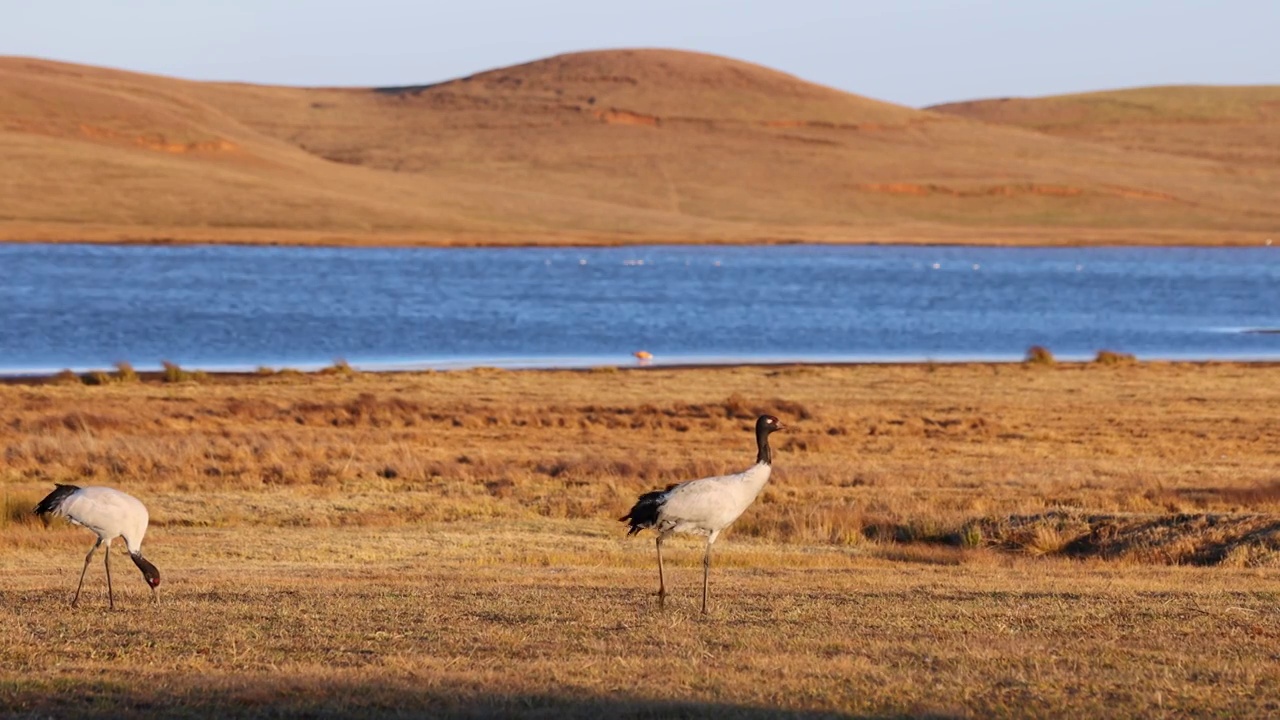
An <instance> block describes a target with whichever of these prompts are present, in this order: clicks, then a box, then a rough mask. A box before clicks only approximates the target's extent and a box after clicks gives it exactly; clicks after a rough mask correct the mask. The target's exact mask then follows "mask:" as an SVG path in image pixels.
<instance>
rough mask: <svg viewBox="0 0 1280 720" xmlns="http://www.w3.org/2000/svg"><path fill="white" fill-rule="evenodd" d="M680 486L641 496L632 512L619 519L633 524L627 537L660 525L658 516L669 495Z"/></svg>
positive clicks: (669, 486)
mask: <svg viewBox="0 0 1280 720" xmlns="http://www.w3.org/2000/svg"><path fill="white" fill-rule="evenodd" d="M678 485H679V483H676V484H675V485H668V486H667V488H666V489H665V490H654V491H653V492H647V493H645V494H643V495H641V496H640V498H639V499H637V500H636V504H635V505H632V506H631V511H630V512H628V513H627V514H626V515H623V516H622V517H620V518H618V520H619V522H624V523H630V524H631V529H630V530H628V531H627V537H631V536H632V535H635V534H636V533H638V532H640V531H641V530H644V529H646V528H651V527H653V526H655V525H657V524H658V515H659V514H660V513H661V512H662V506H663V504H664V503H666V502H667V496H668V494H670V492H671V491H672V490H674V489H675V488H676V487H677V486H678Z"/></svg>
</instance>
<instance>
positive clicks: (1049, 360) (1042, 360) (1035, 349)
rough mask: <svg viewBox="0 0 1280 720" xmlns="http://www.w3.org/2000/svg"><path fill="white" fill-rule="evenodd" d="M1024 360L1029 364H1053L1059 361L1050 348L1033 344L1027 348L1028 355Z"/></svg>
mask: <svg viewBox="0 0 1280 720" xmlns="http://www.w3.org/2000/svg"><path fill="white" fill-rule="evenodd" d="M1023 361H1024V362H1026V363H1027V364H1028V365H1053V364H1054V363H1055V362H1057V360H1055V359H1054V357H1053V353H1051V352H1049V348H1047V347H1045V346H1043V345H1032V346H1031V347H1029V348H1027V355H1026V357H1025V358H1024V359H1023Z"/></svg>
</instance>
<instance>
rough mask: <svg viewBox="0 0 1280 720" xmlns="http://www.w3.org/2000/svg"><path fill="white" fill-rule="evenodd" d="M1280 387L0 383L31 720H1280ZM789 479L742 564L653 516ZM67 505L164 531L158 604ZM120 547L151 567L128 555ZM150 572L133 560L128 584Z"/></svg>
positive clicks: (690, 377)
mask: <svg viewBox="0 0 1280 720" xmlns="http://www.w3.org/2000/svg"><path fill="white" fill-rule="evenodd" d="M1277 395H1280V367H1276V366H1271V365H1237V364H1204V365H1191V364H1153V363H1138V364H1124V365H1110V366H1101V365H1092V364H1058V365H1053V366H1029V365H936V366H933V365H915V366H852V367H822V366H804V367H743V368H722V369H664V368H651V369H645V370H617V369H601V370H597V371H590V372H567V371H564V372H550V371H548V372H543V371H536V372H509V371H498V370H485V369H480V370H474V371H466V372H449V373H406V374H387V375H368V374H360V373H354V372H346V373H337V372H335V373H331V374H328V375H299V374H293V373H280V374H265V373H264V374H262V375H260V376H242V377H220V376H207V377H204V378H202V379H200V380H199V381H193V380H190V379H189V380H187V381H184V382H173V383H163V382H159V381H158V380H156V379H149V378H145V377H144V379H143V380H142V381H136V380H135V381H131V382H110V383H107V384H102V385H92V386H90V385H85V384H83V383H80V382H75V383H72V382H65V383H48V384H33V383H10V384H5V385H0V444H2V445H3V455H0V483H2V484H0V488H2V492H3V498H4V503H5V504H4V510H5V512H4V513H3V515H0V542H3V543H4V544H5V546H6V550H5V552H4V553H3V554H0V573H3V578H4V580H3V581H0V713H6V714H9V715H13V716H45V715H50V714H54V715H71V714H74V715H79V716H103V717H105V716H111V717H120V716H142V715H148V714H165V715H166V716H179V717H181V716H190V717H204V716H211V715H217V716H219V717H240V716H242V717H265V716H277V717H278V716H281V715H312V716H314V715H325V714H343V713H351V712H355V711H357V710H358V711H360V712H363V713H365V714H368V715H370V716H386V717H391V716H402V715H411V716H412V715H420V714H423V713H434V714H437V715H443V716H456V717H467V716H482V715H487V714H494V713H503V714H520V715H530V716H545V717H596V716H599V715H601V714H610V715H616V716H621V717H655V716H666V715H672V714H675V715H684V716H693V715H696V716H716V717H747V718H755V717H811V716H812V717H818V716H837V717H866V716H871V717H879V716H931V717H950V716H973V717H980V716H992V715H994V716H1026V715H1037V716H1055V717H1066V716H1079V715H1082V714H1083V715H1085V716H1135V715H1142V716H1152V717H1159V716H1164V715H1169V716H1185V715H1193V714H1194V715H1221V716H1236V717H1238V716H1246V715H1253V716H1263V715H1268V714H1274V713H1275V712H1276V711H1277V710H1278V709H1280V707H1278V706H1277V703H1278V700H1277V699H1278V698H1280V663H1277V662H1276V660H1277V659H1278V656H1277V652H1280V637H1278V635H1280V611H1278V610H1277V603H1276V599H1277V598H1278V597H1280V576H1277V574H1276V571H1275V568H1276V567H1277V564H1278V563H1277V557H1278V555H1280V553H1278V552H1277V550H1278V548H1280V537H1278V535H1280V508H1278V507H1277V505H1278V504H1280V489H1278V488H1280V472H1277V469H1276V465H1275V458H1276V457H1277V455H1278V453H1277V450H1280V439H1278V438H1280V433H1278V432H1277V430H1280V420H1277V419H1276V416H1275V413H1274V412H1273V410H1272V408H1274V407H1275V406H1276V403H1277V400H1280V398H1278V397H1277ZM762 410H768V411H770V412H773V413H774V414H777V415H779V417H781V418H782V419H783V421H784V422H785V423H787V424H788V425H790V426H791V430H790V431H789V433H788V434H787V435H785V436H782V435H780V436H776V438H775V440H776V442H775V446H776V448H777V460H776V464H777V470H776V474H775V478H774V480H773V481H772V482H771V484H770V486H769V487H768V488H767V489H766V491H765V493H764V495H763V496H762V498H761V499H760V500H759V501H758V502H757V504H756V505H755V506H753V507H752V508H751V509H750V510H748V512H747V513H746V515H745V516H744V517H743V518H742V519H741V520H740V521H739V523H738V524H737V525H736V526H735V527H734V528H732V529H731V530H730V531H729V532H728V533H727V534H726V536H725V538H724V540H722V542H721V543H719V544H718V546H717V552H716V557H715V563H716V564H715V566H714V567H713V571H712V588H711V589H712V605H713V607H712V614H711V615H710V616H709V617H707V618H702V617H700V616H699V615H698V614H697V607H698V583H699V580H700V578H699V576H700V567H699V562H698V560H699V557H700V554H701V548H700V544H699V542H698V541H697V540H696V539H688V540H684V541H680V542H673V543H672V544H671V546H670V547H671V548H672V550H671V553H670V556H669V561H670V562H669V566H668V572H669V573H670V575H669V580H670V581H671V583H672V586H673V587H672V591H673V595H672V597H671V601H672V602H671V605H670V606H669V608H668V610H667V611H666V612H659V611H658V610H657V609H656V603H655V601H654V600H655V599H654V596H653V593H654V591H655V589H656V568H655V567H654V562H653V545H652V540H651V539H650V538H648V537H645V536H642V537H641V538H633V539H631V540H626V539H624V538H623V534H624V528H623V527H622V526H621V525H620V524H618V523H617V522H616V521H615V520H614V518H616V517H618V516H619V515H621V514H622V513H623V512H624V511H625V510H626V508H627V506H628V505H629V502H630V501H631V500H632V499H633V498H634V497H635V495H636V494H637V493H638V492H641V491H643V490H647V489H650V488H652V487H655V486H659V485H661V484H663V483H665V482H670V481H676V480H680V479H687V478H691V477H695V476H698V475H705V474H713V473H719V472H724V471H729V470H734V469H740V468H741V467H743V466H745V464H747V463H749V462H750V460H751V458H752V456H753V448H752V445H751V437H750V432H749V429H748V428H749V426H750V422H751V418H752V417H753V415H754V414H755V413H757V412H759V411H762ZM53 482H75V483H77V484H108V485H113V486H116V487H119V488H121V489H124V490H127V491H128V492H131V493H133V494H135V495H137V496H138V497H140V498H143V499H144V500H145V501H146V502H147V504H148V506H149V507H150V508H151V511H152V518H153V524H152V530H151V532H150V533H149V534H148V536H147V539H146V542H145V544H144V548H145V551H146V554H147V556H148V557H149V558H150V559H151V560H152V561H153V562H155V563H156V564H157V565H158V566H159V567H160V570H161V573H162V574H163V576H164V579H165V581H164V584H163V585H162V587H161V598H162V599H161V602H160V604H159V605H158V606H151V605H149V604H148V602H147V591H146V589H145V586H144V585H143V583H142V582H141V580H140V578H139V577H137V573H136V571H134V569H133V568H132V567H131V566H130V565H129V564H128V563H127V562H117V563H113V565H114V568H115V575H116V592H117V601H118V603H119V605H120V610H118V611H117V612H114V613H112V612H108V611H107V610H106V608H105V598H104V597H103V595H104V594H105V587H104V585H105V583H104V582H103V577H102V570H101V564H100V562H95V564H94V565H93V566H92V567H91V569H90V573H89V578H88V580H86V597H85V601H84V602H83V603H82V607H81V608H80V609H78V610H73V609H71V608H70V607H69V599H70V594H71V591H72V590H73V589H74V586H75V580H76V577H77V575H78V572H79V565H80V563H81V558H83V553H84V552H85V551H87V549H88V547H89V545H90V544H92V535H91V534H89V533H88V532H86V531H84V530H83V529H78V528H72V527H67V526H65V524H62V523H57V524H54V525H52V526H50V527H45V526H43V525H42V524H40V523H39V522H37V521H34V520H33V519H31V518H30V516H29V514H28V511H29V509H30V507H31V506H32V505H34V503H35V501H36V500H38V499H39V497H40V496H42V495H43V494H44V493H45V492H47V491H48V490H49V489H50V488H51V486H52V483H53ZM117 552H119V551H118V550H117ZM120 560H122V561H123V557H121V558H120Z"/></svg>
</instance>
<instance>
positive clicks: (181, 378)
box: [160, 360, 209, 383]
mask: <svg viewBox="0 0 1280 720" xmlns="http://www.w3.org/2000/svg"><path fill="white" fill-rule="evenodd" d="M160 364H161V366H163V368H164V369H163V370H162V371H161V373H160V379H161V380H164V381H165V382H167V383H184V382H200V381H202V380H206V379H208V377H209V376H208V375H207V374H206V373H204V372H203V371H200V370H195V371H189V370H184V369H182V367H181V366H179V365H178V364H177V363H175V362H169V361H168V360H165V361H163V362H161V363H160Z"/></svg>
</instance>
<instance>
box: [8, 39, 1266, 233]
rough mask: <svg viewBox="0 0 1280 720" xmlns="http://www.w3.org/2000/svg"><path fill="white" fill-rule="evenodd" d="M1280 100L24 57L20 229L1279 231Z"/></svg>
mask: <svg viewBox="0 0 1280 720" xmlns="http://www.w3.org/2000/svg"><path fill="white" fill-rule="evenodd" d="M1278 98H1280V90H1277V89H1276V88H1266V87H1263V88H1185V89H1172V90H1171V89H1167V88H1148V89H1144V90H1142V91H1128V94H1126V95H1123V96H1122V97H1117V98H1110V97H1108V98H1104V99H1102V100H1097V101H1089V102H1084V101H1079V102H1077V101H1075V100H1072V99H1070V98H1068V99H1065V100H1057V99H1041V100H1034V101H1018V102H1013V103H1011V104H998V103H997V104H994V105H990V104H981V103H977V104H968V105H963V106H945V107H940V108H936V109H930V110H917V109H912V108H908V107H903V106H898V105H893V104H890V103H884V102H879V101H876V100H872V99H869V98H865V97H860V96H858V95H854V94H850V93H846V92H841V91H838V90H835V89H832V88H827V87H822V86H818V85H815V84H812V83H808V82H805V81H804V80H802V79H799V78H796V77H792V76H790V75H786V74H783V73H779V72H776V71H774V70H770V69H768V68H764V67H760V66H757V65H752V64H750V63H745V62H740V61H736V60H731V59H728V58H722V57H714V56H709V55H701V54H697V53H688V52H679V51H672V50H606V51H597V52H585V53H574V54H569V55H561V56H556V57H551V58H546V59H543V60H538V61H535V62H531V63H526V64H523V65H518V66H514V67H508V68H499V69H495V70H490V71H487V72H481V73H478V74H476V75H472V76H469V77H465V78H459V79H456V80H451V81H448V82H442V83H438V84H434V85H423V86H415V87H399V88H290V87H268V86H257V85H248V84H241V83H210V82H192V81H186V80H180V79H176V78H168V77H159V76H152V75H143V74H138V73H129V72H123V71H117V70H110V69H106V68H97V67H90V66H83V65H72V64H68V63H59V62H52V61H47V60H39V59H33V58H20V57H0V157H2V158H3V159H4V164H5V173H4V174H3V175H0V240H4V241H14V240H19V241H21V240H25V241H35V240H41V241H94V242H175V243H176V242H187V243H189V242H218V243H222V242H235V243H278V244H283V243H290V244H308V245H320V244H352V245H359V244H371V245H406V244H407V245H418V244H433V245H481V244H483V245H488V244H492V245H512V244H525V245H528V244H632V243H655V242H661V243H689V242H693V243H707V242H718V243H729V242H732V243H768V242H775V243H776V242H795V241H806V242H858V243H874V242H893V243H905V242H914V243H920V242H948V243H958V242H962V243H983V244H1095V243H1113V244H1130V243H1153V244H1170V243H1179V244H1192V243H1195V244H1257V243H1263V242H1265V241H1266V240H1267V239H1273V238H1275V236H1276V235H1277V233H1280V210H1277V208H1276V203H1275V198H1276V196H1277V194H1278V193H1280V157H1277V155H1276V154H1275V153H1274V152H1271V150H1270V149H1269V148H1273V147H1275V145H1276V143H1275V141H1276V139H1278V138H1280V113H1277V111H1276V108H1277V107H1280V105H1277V102H1280V100H1278ZM1028 103H1029V105H1028ZM1024 106H1025V107H1029V108H1031V109H1024V110H1021V111H1018V112H1015V111H1013V110H1006V109H1005V108H1006V107H1008V108H1014V107H1017V108H1024ZM992 107H994V108H995V109H994V110H992V109H991V108H992ZM1117 108H1120V110H1117ZM1122 110H1123V112H1122ZM1011 125H1012V126H1011ZM1064 127H1065V128H1066V129H1063V128H1064Z"/></svg>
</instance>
